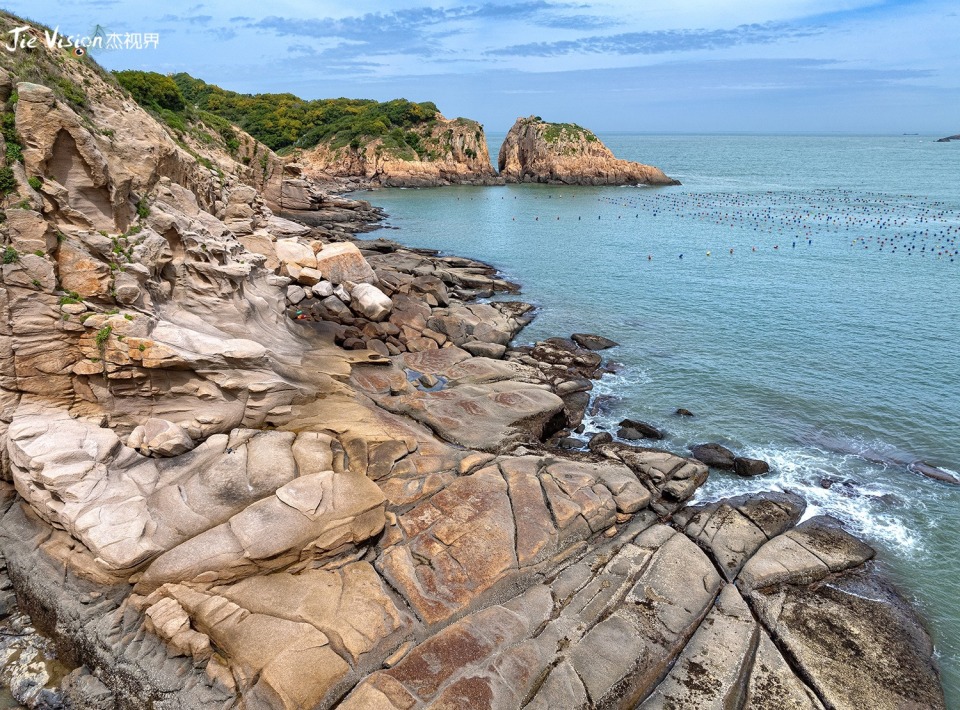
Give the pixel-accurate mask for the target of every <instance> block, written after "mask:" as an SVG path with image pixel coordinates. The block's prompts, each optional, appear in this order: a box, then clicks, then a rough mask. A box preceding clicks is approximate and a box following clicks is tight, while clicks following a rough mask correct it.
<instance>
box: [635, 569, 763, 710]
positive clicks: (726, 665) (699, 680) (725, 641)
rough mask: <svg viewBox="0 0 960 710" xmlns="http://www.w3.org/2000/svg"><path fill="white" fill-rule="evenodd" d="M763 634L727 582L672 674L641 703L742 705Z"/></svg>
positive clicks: (706, 708) (714, 709) (718, 708)
mask: <svg viewBox="0 0 960 710" xmlns="http://www.w3.org/2000/svg"><path fill="white" fill-rule="evenodd" d="M760 633H761V632H760V628H759V625H758V624H757V622H756V621H755V620H754V618H753V614H752V613H751V612H750V608H749V607H748V606H747V603H746V602H745V601H744V600H743V597H741V596H740V594H739V592H737V588H736V587H734V586H733V585H730V584H728V585H726V586H724V587H723V590H722V591H721V592H720V595H719V597H717V602H716V604H715V605H714V607H713V609H711V611H710V613H709V614H707V617H706V618H705V619H704V620H703V624H701V625H700V628H699V629H698V630H697V632H696V633H695V634H694V635H693V638H691V639H690V642H689V643H688V644H687V645H686V647H685V648H684V650H683V653H682V654H681V656H680V658H678V659H677V662H676V663H675V664H674V666H673V668H672V669H671V670H670V673H669V674H668V675H667V677H666V678H665V679H664V680H663V682H661V683H660V684H659V685H658V686H657V689H656V691H654V693H653V695H651V696H650V697H649V698H647V699H646V701H644V703H643V704H642V705H641V706H640V707H641V708H643V710H649V709H651V708H703V710H725V708H730V707H740V705H741V704H742V702H743V698H744V696H745V695H746V687H745V685H746V684H745V680H746V677H747V674H748V673H749V672H750V667H751V665H752V662H753V656H754V653H755V652H756V648H757V645H758V642H759V636H760Z"/></svg>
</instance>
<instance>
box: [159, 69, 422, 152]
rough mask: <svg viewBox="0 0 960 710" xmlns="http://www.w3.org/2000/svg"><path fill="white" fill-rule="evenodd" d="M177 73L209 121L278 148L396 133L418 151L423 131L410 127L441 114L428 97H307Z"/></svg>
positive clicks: (400, 142)
mask: <svg viewBox="0 0 960 710" xmlns="http://www.w3.org/2000/svg"><path fill="white" fill-rule="evenodd" d="M172 79H173V81H174V82H176V84H177V86H178V87H179V88H180V92H181V94H182V95H183V97H184V99H185V100H186V102H187V103H188V104H190V105H192V106H195V107H196V108H197V110H198V111H199V112H200V116H201V118H202V119H203V120H204V121H205V122H206V121H207V120H208V119H209V116H211V115H212V116H215V117H218V118H220V119H221V120H224V121H227V122H229V123H232V124H235V125H237V126H240V128H242V129H243V130H245V131H247V133H249V134H250V135H252V136H253V137H254V138H256V139H257V140H259V141H260V142H262V143H264V144H265V145H267V146H268V147H269V148H272V149H273V150H281V149H283V148H292V147H298V148H310V147H312V146H315V145H317V144H318V143H321V142H330V143H331V144H332V145H333V147H335V148H339V147H344V146H347V145H353V147H359V146H358V144H357V143H356V142H355V141H359V140H361V139H364V138H366V139H370V138H374V137H378V136H386V135H387V134H391V141H392V142H393V143H395V144H397V145H403V146H405V147H407V148H408V149H409V150H412V151H414V152H416V150H417V148H418V147H419V145H418V142H419V136H417V138H411V136H410V131H409V129H410V128H412V127H415V126H418V125H420V124H425V123H429V122H430V121H433V120H435V118H436V115H437V107H436V105H435V104H433V103H432V102H429V101H427V102H424V103H413V102H411V101H407V100H406V99H395V100H393V101H387V102H385V103H380V102H377V101H372V100H368V99H345V98H339V99H317V100H314V101H305V100H303V99H301V98H299V97H297V96H294V95H293V94H238V93H236V92H233V91H226V90H224V89H221V88H220V87H219V86H214V85H213V84H208V83H206V82H205V81H201V80H200V79H194V78H193V77H192V76H190V75H189V74H184V73H181V74H174V75H173V77H172ZM211 123H212V122H211ZM211 127H213V128H217V129H218V130H219V127H217V126H215V125H213V126H211ZM394 129H400V134H399V135H395V134H393V133H392V131H394ZM221 135H222V132H221Z"/></svg>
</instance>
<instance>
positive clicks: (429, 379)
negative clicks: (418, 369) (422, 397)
mask: <svg viewBox="0 0 960 710" xmlns="http://www.w3.org/2000/svg"><path fill="white" fill-rule="evenodd" d="M420 384H421V385H423V386H424V387H426V388H427V389H430V388H431V387H436V386H437V385H438V384H440V380H438V379H437V378H436V376H435V375H429V374H427V375H421V376H420Z"/></svg>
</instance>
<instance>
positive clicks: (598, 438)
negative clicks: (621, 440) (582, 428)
mask: <svg viewBox="0 0 960 710" xmlns="http://www.w3.org/2000/svg"><path fill="white" fill-rule="evenodd" d="M612 442H613V435H612V434H610V432H608V431H601V432H599V433H598V434H594V435H593V436H591V437H590V441H589V443H588V444H587V446H589V447H590V449H591V450H593V449H594V448H596V447H599V446H602V445H604V444H610V443H612Z"/></svg>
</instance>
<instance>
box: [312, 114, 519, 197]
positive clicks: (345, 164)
mask: <svg viewBox="0 0 960 710" xmlns="http://www.w3.org/2000/svg"><path fill="white" fill-rule="evenodd" d="M300 162H301V163H302V164H303V165H304V167H305V168H306V169H307V171H308V172H309V173H310V174H312V175H313V176H315V177H317V178H318V179H331V178H347V179H349V178H361V179H364V180H366V181H368V182H369V183H371V184H373V185H378V186H380V187H434V186H441V185H496V184H500V183H501V182H502V181H501V180H500V179H499V178H498V176H497V174H496V172H495V171H494V169H493V165H492V164H491V162H490V152H489V150H488V148H487V140H486V138H485V136H484V132H483V126H481V125H480V124H479V123H477V122H476V121H473V120H470V119H468V118H455V119H447V118H444V117H443V116H442V115H440V113H439V112H438V113H436V114H435V115H434V116H433V117H431V119H430V120H429V121H426V122H424V123H422V124H420V125H417V126H413V127H411V128H410V130H408V131H406V132H393V133H391V134H388V135H386V136H375V137H365V138H363V139H361V140H357V141H355V142H352V143H350V144H347V145H338V144H337V143H336V142H326V143H321V144H320V145H317V146H316V147H315V148H311V149H309V150H307V151H304V152H303V154H302V155H301V157H300Z"/></svg>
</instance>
